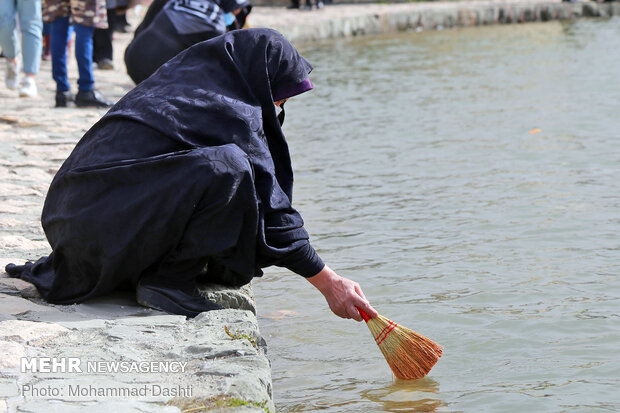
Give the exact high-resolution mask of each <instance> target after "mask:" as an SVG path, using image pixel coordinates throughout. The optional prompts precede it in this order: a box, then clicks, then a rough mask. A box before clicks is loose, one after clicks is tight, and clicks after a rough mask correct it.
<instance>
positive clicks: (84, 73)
mask: <svg viewBox="0 0 620 413" xmlns="http://www.w3.org/2000/svg"><path fill="white" fill-rule="evenodd" d="M43 20H44V21H45V22H49V23H51V24H50V36H51V46H52V47H51V51H52V76H53V78H54V81H56V107H65V106H67V103H68V102H70V101H73V100H74V101H75V104H76V105H77V106H79V107H85V106H94V107H109V106H112V102H110V101H108V100H107V99H105V98H104V97H103V96H101V94H100V93H99V92H98V91H96V90H95V78H94V75H93V68H92V66H93V33H94V30H95V28H96V27H97V28H106V27H107V26H108V19H107V16H106V5H105V0H43ZM71 24H73V27H74V30H75V59H76V60H77V64H78V72H79V78H78V93H77V95H76V96H75V99H74V98H73V95H72V94H71V85H70V84H69V76H68V73H67V42H68V40H69V33H70V32H69V26H70V25H71Z"/></svg>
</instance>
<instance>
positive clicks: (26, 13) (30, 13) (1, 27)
mask: <svg viewBox="0 0 620 413" xmlns="http://www.w3.org/2000/svg"><path fill="white" fill-rule="evenodd" d="M15 14H17V15H18V17H19V28H20V30H21V32H22V49H23V50H21V51H22V54H23V58H24V72H26V73H32V74H35V73H38V72H39V62H40V61H41V30H42V27H43V22H42V20H41V0H0V48H1V49H2V50H3V51H4V55H5V56H6V57H7V58H9V59H14V58H15V57H17V56H18V55H19V53H20V47H19V35H18V33H17V30H16V27H15Z"/></svg>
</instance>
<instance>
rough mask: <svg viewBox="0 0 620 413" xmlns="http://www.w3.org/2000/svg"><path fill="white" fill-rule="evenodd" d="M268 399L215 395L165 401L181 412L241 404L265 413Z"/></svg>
mask: <svg viewBox="0 0 620 413" xmlns="http://www.w3.org/2000/svg"><path fill="white" fill-rule="evenodd" d="M267 403H268V401H267V400H264V401H262V402H251V401H247V400H241V399H238V398H236V397H229V396H217V397H211V398H208V399H201V398H193V399H184V398H183V399H178V398H176V399H172V400H169V401H168V402H166V405H167V406H174V407H177V408H179V409H180V410H181V412H182V413H201V412H208V411H211V410H215V409H222V408H228V407H242V406H254V407H258V408H259V409H263V410H264V411H265V412H266V413H270V410H269V409H268V408H267V407H266V406H267Z"/></svg>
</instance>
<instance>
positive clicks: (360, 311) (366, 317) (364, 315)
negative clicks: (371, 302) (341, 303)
mask: <svg viewBox="0 0 620 413" xmlns="http://www.w3.org/2000/svg"><path fill="white" fill-rule="evenodd" d="M355 308H357V311H359V313H360V315H361V316H362V318H363V319H364V321H365V322H368V320H370V316H369V315H368V314H366V312H365V311H364V310H362V309H361V308H359V307H358V306H355Z"/></svg>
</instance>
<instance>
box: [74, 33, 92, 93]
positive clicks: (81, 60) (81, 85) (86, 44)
mask: <svg viewBox="0 0 620 413" xmlns="http://www.w3.org/2000/svg"><path fill="white" fill-rule="evenodd" d="M73 28H74V30H75V59H76V60H77V64H78V72H79V78H78V90H79V91H89V90H93V89H94V88H95V77H94V76H93V33H94V31H95V29H94V28H93V27H90V26H84V25H83V24H77V23H76V24H74V25H73Z"/></svg>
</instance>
